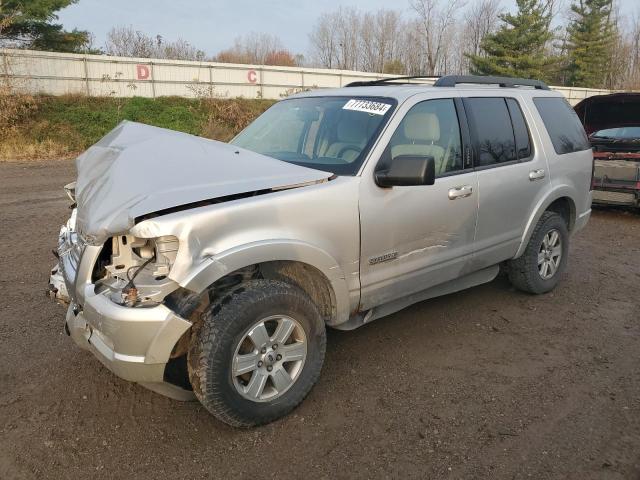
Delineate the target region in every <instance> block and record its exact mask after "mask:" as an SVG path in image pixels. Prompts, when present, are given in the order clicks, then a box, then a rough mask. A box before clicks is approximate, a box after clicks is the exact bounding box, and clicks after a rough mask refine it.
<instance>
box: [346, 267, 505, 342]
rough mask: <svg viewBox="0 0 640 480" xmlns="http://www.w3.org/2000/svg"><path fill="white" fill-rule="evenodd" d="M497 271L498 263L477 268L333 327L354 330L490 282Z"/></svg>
mask: <svg viewBox="0 0 640 480" xmlns="http://www.w3.org/2000/svg"><path fill="white" fill-rule="evenodd" d="M499 271H500V266H499V265H494V266H492V267H489V268H485V269H483V270H478V271H477V272H473V273H470V274H468V275H465V276H464V277H460V278H456V279H455V280H450V281H448V282H445V283H441V284H440V285H436V286H435V287H431V288H428V289H427V290H423V291H421V292H417V293H414V294H412V295H408V296H406V297H402V298H399V299H397V300H393V301H391V302H388V303H384V304H382V305H378V306H377V307H373V308H372V309H371V310H368V311H367V312H363V313H358V314H356V315H354V316H352V317H351V318H350V319H349V320H348V321H347V322H345V323H342V324H340V325H336V326H335V327H333V328H335V329H337V330H354V329H356V328H358V327H360V326H362V325H364V324H367V323H370V322H373V321H374V320H377V319H379V318H382V317H386V316H387V315H391V314H392V313H396V312H399V311H400V310H402V309H404V308H406V307H408V306H410V305H413V304H414V303H419V302H422V301H424V300H428V299H430V298H435V297H441V296H442V295H449V294H451V293H455V292H459V291H460V290H466V289H467V288H471V287H475V286H477V285H482V284H483V283H488V282H491V281H492V280H493V279H494V278H496V277H497V276H498V272H499Z"/></svg>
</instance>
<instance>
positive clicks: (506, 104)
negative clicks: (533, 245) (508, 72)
mask: <svg viewBox="0 0 640 480" xmlns="http://www.w3.org/2000/svg"><path fill="white" fill-rule="evenodd" d="M464 107H465V111H466V114H467V118H468V121H469V128H470V131H471V138H472V144H473V149H474V164H475V170H476V172H477V174H478V226H477V229H476V241H475V254H474V261H473V266H474V269H476V268H483V267H485V266H489V265H494V264H496V263H498V262H501V261H503V260H506V259H508V258H511V257H513V256H514V255H515V254H516V251H517V250H518V246H519V245H520V241H521V237H522V234H523V232H524V229H525V226H526V222H527V220H528V219H529V216H530V212H531V211H532V209H533V207H534V205H535V203H536V199H537V197H538V196H539V195H540V193H541V191H542V190H543V189H544V188H545V186H547V185H548V184H549V175H548V166H547V161H546V157H545V156H544V154H543V152H542V151H539V150H538V149H536V148H535V147H534V142H533V141H532V135H531V129H530V128H529V127H528V122H527V117H526V116H525V113H524V112H525V111H526V109H523V108H522V104H521V101H519V99H516V98H514V97H508V98H507V97H473V98H466V99H464Z"/></svg>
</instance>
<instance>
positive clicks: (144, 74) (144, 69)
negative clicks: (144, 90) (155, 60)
mask: <svg viewBox="0 0 640 480" xmlns="http://www.w3.org/2000/svg"><path fill="white" fill-rule="evenodd" d="M149 74H150V72H149V67H148V66H147V65H136V78H137V79H138V80H148V79H149Z"/></svg>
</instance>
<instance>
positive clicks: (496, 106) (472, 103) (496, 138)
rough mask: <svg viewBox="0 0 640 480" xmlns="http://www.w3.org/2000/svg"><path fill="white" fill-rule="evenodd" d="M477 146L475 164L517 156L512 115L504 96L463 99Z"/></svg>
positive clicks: (512, 158) (504, 160) (503, 160)
mask: <svg viewBox="0 0 640 480" xmlns="http://www.w3.org/2000/svg"><path fill="white" fill-rule="evenodd" d="M464 106H465V110H466V112H467V116H468V117H469V120H470V121H471V125H472V128H473V131H474V133H475V142H476V145H477V148H478V161H477V162H476V165H477V166H481V167H482V166H487V165H494V164H496V163H504V162H510V161H512V160H517V159H518V157H517V155H516V142H515V137H514V134H513V127H512V126H511V117H510V116H509V110H508V109H507V104H506V103H505V101H504V98H468V99H465V100H464Z"/></svg>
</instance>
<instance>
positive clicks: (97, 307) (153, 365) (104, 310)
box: [66, 284, 191, 399]
mask: <svg viewBox="0 0 640 480" xmlns="http://www.w3.org/2000/svg"><path fill="white" fill-rule="evenodd" d="M66 323H67V329H68V331H69V335H70V336H71V337H72V338H73V340H74V341H75V342H76V343H77V344H78V345H79V346H80V347H82V348H84V349H87V350H90V351H92V352H93V353H94V355H95V356H96V357H97V358H98V359H99V360H100V361H101V362H102V363H103V364H104V365H105V366H106V367H107V368H108V369H109V370H111V371H112V372H113V373H115V374H116V375H118V376H119V377H121V378H123V379H125V380H129V381H132V382H138V383H141V384H143V385H144V386H146V387H148V388H151V389H152V390H156V391H159V392H160V393H164V394H165V395H168V396H172V397H177V398H180V399H187V397H190V395H189V394H188V393H187V392H184V391H183V390H182V389H180V388H178V387H175V388H173V386H172V385H170V384H167V383H164V370H165V366H166V364H167V362H168V361H169V358H170V356H171V351H172V349H173V347H174V345H175V344H176V343H177V342H178V340H179V339H180V337H181V336H182V335H183V334H184V332H186V331H187V330H188V329H189V327H191V323H190V322H188V321H187V320H185V319H183V318H181V317H179V316H178V315H176V314H175V313H174V312H173V311H171V310H170V309H169V308H167V307H166V306H164V305H158V306H155V307H149V308H129V307H123V306H120V305H116V304H115V303H113V302H111V300H109V299H108V298H106V297H104V296H102V295H99V294H95V293H94V292H93V285H91V284H89V285H86V287H85V292H84V305H83V308H82V310H80V309H79V307H78V306H77V305H75V304H73V303H72V304H71V305H70V306H69V310H68V311H67V319H66Z"/></svg>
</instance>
